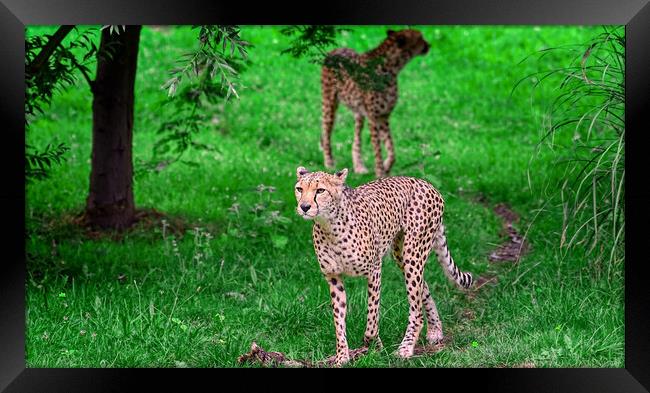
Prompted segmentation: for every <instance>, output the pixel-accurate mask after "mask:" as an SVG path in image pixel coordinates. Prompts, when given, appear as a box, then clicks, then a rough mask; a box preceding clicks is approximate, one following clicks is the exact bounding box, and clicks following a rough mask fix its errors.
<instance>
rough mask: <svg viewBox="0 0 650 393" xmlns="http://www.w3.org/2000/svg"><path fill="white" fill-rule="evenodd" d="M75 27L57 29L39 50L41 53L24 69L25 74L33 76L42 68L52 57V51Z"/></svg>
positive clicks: (66, 26)
mask: <svg viewBox="0 0 650 393" xmlns="http://www.w3.org/2000/svg"><path fill="white" fill-rule="evenodd" d="M74 26H75V25H63V26H61V27H59V29H58V30H57V31H56V32H55V33H54V34H53V35H52V37H50V39H49V41H48V42H47V44H45V47H44V48H43V49H42V50H41V52H40V53H39V54H38V56H36V57H35V58H34V60H32V62H31V63H30V64H29V65H28V66H27V67H26V68H27V69H26V73H27V74H31V75H33V74H35V73H37V72H38V70H40V69H41V67H43V64H45V63H46V62H47V60H48V59H49V58H50V56H52V53H54V50H55V49H56V47H57V46H59V44H61V42H62V41H63V39H64V38H65V37H66V36H67V35H68V33H70V32H71V31H72V29H73V28H74Z"/></svg>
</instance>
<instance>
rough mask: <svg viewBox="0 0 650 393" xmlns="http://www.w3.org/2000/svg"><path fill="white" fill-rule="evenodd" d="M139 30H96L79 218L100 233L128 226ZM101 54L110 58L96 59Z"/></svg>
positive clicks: (132, 212) (131, 215)
mask: <svg viewBox="0 0 650 393" xmlns="http://www.w3.org/2000/svg"><path fill="white" fill-rule="evenodd" d="M141 28H142V27H141V26H127V27H126V30H125V31H120V33H119V34H115V33H113V34H111V33H110V32H109V29H108V28H106V29H104V30H103V31H102V37H101V42H100V47H99V55H98V57H97V75H96V78H95V81H94V83H93V89H92V90H93V107H92V108H93V143H92V164H91V172H90V190H89V193H88V199H87V201H86V214H85V216H86V220H87V222H88V224H90V225H91V226H93V227H99V228H102V229H117V230H121V229H125V228H127V227H129V226H130V225H131V224H132V223H133V222H134V215H135V203H134V200H133V161H132V136H133V106H134V98H135V97H134V87H135V76H136V69H137V61H138V46H139V41H140V30H141ZM110 48H113V49H110ZM107 50H108V51H109V52H112V56H106V55H102V54H103V53H106V51H107Z"/></svg>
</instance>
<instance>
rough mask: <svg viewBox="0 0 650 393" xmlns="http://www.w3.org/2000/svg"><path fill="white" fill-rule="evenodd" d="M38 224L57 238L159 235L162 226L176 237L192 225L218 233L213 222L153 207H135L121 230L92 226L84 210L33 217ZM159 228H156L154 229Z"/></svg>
mask: <svg viewBox="0 0 650 393" xmlns="http://www.w3.org/2000/svg"><path fill="white" fill-rule="evenodd" d="M35 221H37V222H38V225H37V226H35V227H34V228H33V229H32V230H33V231H34V232H35V233H39V234H43V235H52V234H54V236H55V238H56V239H57V241H62V240H64V239H72V238H79V237H82V238H87V239H92V240H99V239H107V240H111V241H121V240H123V239H124V238H125V237H126V236H139V237H155V238H158V237H160V232H159V231H160V230H162V228H163V227H164V230H165V234H166V235H173V236H175V237H177V238H181V237H183V236H184V235H185V234H186V233H187V232H188V231H191V230H192V229H193V228H196V227H200V228H203V229H206V230H207V231H208V232H210V233H211V234H213V235H214V234H217V233H219V227H218V225H217V224H215V223H202V222H192V221H190V220H188V219H186V218H185V217H182V216H173V215H169V214H166V213H163V212H160V211H158V210H156V209H152V208H143V209H138V210H137V211H136V212H135V215H134V220H133V224H132V225H131V226H130V227H129V228H126V229H124V230H121V231H116V230H100V229H97V228H93V227H92V226H91V225H90V224H89V223H88V221H87V219H86V217H85V214H84V212H83V211H82V212H68V213H64V214H62V215H58V216H51V217H38V218H35ZM156 230H158V232H157V231H156Z"/></svg>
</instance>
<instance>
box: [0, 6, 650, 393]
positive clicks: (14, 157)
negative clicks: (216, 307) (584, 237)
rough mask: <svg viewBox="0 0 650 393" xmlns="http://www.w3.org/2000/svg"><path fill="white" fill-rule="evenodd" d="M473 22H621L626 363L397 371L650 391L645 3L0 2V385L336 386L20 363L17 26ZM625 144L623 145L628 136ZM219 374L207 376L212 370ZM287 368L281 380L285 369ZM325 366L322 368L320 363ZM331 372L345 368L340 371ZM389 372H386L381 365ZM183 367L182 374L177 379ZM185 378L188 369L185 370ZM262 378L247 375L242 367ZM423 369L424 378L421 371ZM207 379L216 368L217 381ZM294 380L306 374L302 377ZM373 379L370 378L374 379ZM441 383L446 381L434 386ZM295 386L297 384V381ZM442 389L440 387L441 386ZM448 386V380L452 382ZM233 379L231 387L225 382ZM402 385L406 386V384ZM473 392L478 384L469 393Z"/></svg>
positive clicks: (20, 30) (358, 380)
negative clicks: (620, 365) (0, 221)
mask: <svg viewBox="0 0 650 393" xmlns="http://www.w3.org/2000/svg"><path fill="white" fill-rule="evenodd" d="M203 23H208V24H216V23H233V24H272V25H279V24H293V23H301V24H355V25H357V24H466V25H467V24H469V25H475V24H481V25H502V24H508V25H512V24H515V25H549V24H552V25H578V24H580V25H600V24H606V25H612V24H616V25H626V128H627V129H628V132H627V138H628V143H626V148H625V150H626V156H627V162H626V172H627V177H628V178H629V179H631V180H632V181H631V182H630V181H626V183H627V184H626V188H627V191H626V206H627V209H628V210H627V213H628V214H626V221H627V228H626V238H627V239H626V265H625V277H626V285H625V368H622V369H482V370H478V369H425V370H408V371H407V373H409V374H410V373H411V372H414V373H415V372H417V373H418V375H417V376H416V375H409V376H407V377H404V376H401V377H399V378H409V380H417V381H418V383H423V384H424V385H425V386H427V388H428V389H441V388H442V386H447V388H452V387H453V384H454V383H456V384H458V385H459V387H461V388H471V389H472V390H475V391H498V392H510V391H533V392H560V391H562V392H583V391H584V392H644V391H645V392H647V391H648V389H649V388H650V375H649V373H648V370H650V334H649V333H650V296H648V294H649V291H648V288H649V286H648V285H647V284H646V283H645V280H646V279H647V278H646V277H648V276H647V275H646V274H644V272H645V260H646V259H647V257H646V258H644V257H645V254H646V250H645V247H644V246H645V241H646V240H645V230H644V228H645V226H647V225H648V223H650V215H649V214H648V211H649V210H648V202H649V201H650V191H648V190H649V188H648V186H647V183H648V181H647V180H646V179H645V178H644V174H645V172H646V171H647V169H646V168H649V167H650V166H649V165H648V154H647V153H646V152H645V151H644V150H647V149H646V148H645V147H646V146H647V144H644V143H643V140H644V134H646V133H648V130H650V127H648V120H647V118H648V114H650V105H649V103H650V100H649V99H648V97H649V95H650V77H649V72H650V61H649V59H650V5H649V4H648V0H627V1H610V0H592V1H589V0H580V1H572V2H568V1H558V0H552V1H551V0H546V1H543V2H542V1H534V0H526V1H522V0H519V1H517V0H507V1H503V0H502V1H494V0H490V1H481V0H472V1H469V0H462V1H461V0H444V1H422V0H400V1H399V2H390V1H387V0H382V1H373V2H370V1H356V2H352V1H338V0H336V1H334V0H333V1H328V2H326V3H324V2H323V3H313V4H309V3H307V2H303V3H295V4H291V3H285V4H280V3H275V2H268V3H265V4H255V3H249V2H233V1H229V2H216V1H212V2H208V1H196V0H184V1H169V0H165V1H163V0H157V1H151V0H147V1H135V0H133V1H124V0H111V1H98V0H85V1H84V0H67V1H35V0H0V54H1V55H2V59H1V60H0V81H2V82H1V83H2V84H1V86H0V113H1V118H2V123H1V124H2V125H3V126H4V127H3V131H4V132H3V138H4V141H5V142H6V143H4V144H3V145H4V146H3V149H2V154H0V156H2V160H3V163H2V164H3V165H2V166H0V168H1V169H0V171H1V172H2V174H3V179H2V183H1V184H2V187H0V200H1V203H0V209H2V211H3V215H2V217H5V225H4V228H5V231H4V236H1V237H0V239H1V240H0V241H1V242H2V248H1V250H3V252H2V254H1V255H2V258H0V259H1V260H2V273H0V311H1V314H0V364H1V367H0V390H5V389H6V391H7V392H23V391H29V392H32V391H34V392H59V391H60V392H71V391H84V392H85V391H125V390H136V389H139V388H138V384H136V381H140V382H145V383H147V384H148V388H147V389H146V390H153V385H158V386H163V387H166V388H174V387H176V388H182V389H183V390H188V389H187V386H188V384H189V383H190V381H201V382H203V383H206V384H207V385H205V386H208V387H213V388H216V389H219V390H221V389H225V387H226V382H225V381H224V377H225V378H227V379H232V380H231V381H228V384H231V383H238V384H240V385H239V387H240V388H243V389H244V390H247V389H249V388H250V389H252V388H253V387H255V386H262V387H265V388H266V389H267V390H275V389H276V388H282V389H286V388H287V387H288V388H291V387H298V388H301V390H303V389H305V388H307V387H313V386H315V387H322V388H328V385H330V386H329V389H336V390H338V389H339V387H340V384H341V383H343V382H336V380H335V378H339V376H340V375H341V374H337V375H335V376H327V375H322V376H318V377H317V378H319V379H314V378H310V379H308V380H306V381H305V380H303V382H299V379H298V378H299V377H300V376H298V375H297V373H299V372H312V373H313V372H320V371H313V370H310V371H306V370H302V371H297V370H296V371H292V370H282V371H277V372H275V371H274V370H269V369H265V370H251V369H247V370H230V369H219V370H213V369H204V370H173V371H172V370H168V369H153V370H152V369H26V368H25V285H24V283H25V276H26V273H25V248H24V243H25V242H24V240H25V237H24V234H25V225H24V220H25V177H24V159H25V157H24V152H25V140H24V137H25V132H24V57H25V56H24V54H25V52H24V28H25V26H26V25H42V24H48V25H49V24H143V25H144V24H158V25H160V24H203ZM630 142H631V143H630ZM215 372H217V374H214V373H215ZM289 372H291V373H292V374H291V375H288V374H287V373H289ZM326 372H330V371H329V370H328V371H326ZM333 372H339V373H341V372H344V373H348V372H351V371H350V370H341V371H337V370H335V371H333ZM354 372H355V373H356V374H350V375H347V376H344V377H345V379H346V382H345V387H348V388H353V386H354V385H359V388H364V387H366V388H367V387H368V386H369V385H372V384H373V383H372V381H376V382H377V383H382V384H383V383H384V381H385V380H386V379H390V380H392V381H391V382H396V383H398V384H401V385H402V388H404V389H406V388H407V385H404V382H402V381H400V380H398V379H395V377H393V376H388V375H383V373H382V374H379V375H380V376H372V377H371V376H367V375H363V376H361V375H360V374H359V373H361V372H364V371H363V370H355V371H354ZM391 372H392V370H391ZM180 373H182V374H180ZM190 373H191V375H190ZM251 373H263V374H260V375H259V376H258V377H253V378H250V377H249V376H248V374H251ZM420 373H422V374H423V375H420ZM215 375H217V376H216V377H215ZM303 375H304V374H303ZM375 375H377V374H375ZM442 381H444V382H442ZM301 383H302V384H303V385H299V384H301ZM443 383H444V384H445V385H441V384H443ZM450 384H451V385H450ZM230 386H232V385H230ZM410 386H411V385H410V383H409V384H408V388H409V389H410ZM479 389H480V390H479Z"/></svg>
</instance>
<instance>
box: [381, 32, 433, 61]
mask: <svg viewBox="0 0 650 393" xmlns="http://www.w3.org/2000/svg"><path fill="white" fill-rule="evenodd" d="M388 37H389V38H391V39H393V40H394V42H395V44H396V45H397V47H398V48H400V49H401V51H402V52H403V53H405V54H408V55H410V56H417V55H424V54H426V53H427V52H428V51H429V48H430V45H429V43H428V42H427V41H425V39H424V37H423V36H422V33H421V32H419V31H417V30H400V31H393V30H388Z"/></svg>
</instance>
